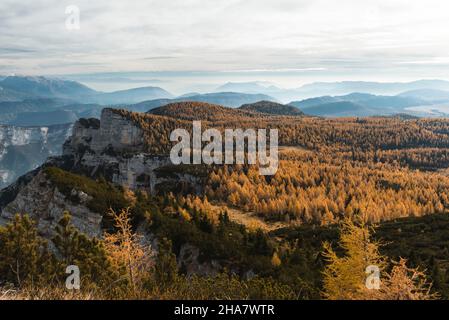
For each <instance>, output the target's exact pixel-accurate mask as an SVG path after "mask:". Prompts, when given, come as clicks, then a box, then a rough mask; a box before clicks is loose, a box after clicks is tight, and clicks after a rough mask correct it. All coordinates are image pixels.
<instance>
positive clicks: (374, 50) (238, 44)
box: [0, 0, 449, 93]
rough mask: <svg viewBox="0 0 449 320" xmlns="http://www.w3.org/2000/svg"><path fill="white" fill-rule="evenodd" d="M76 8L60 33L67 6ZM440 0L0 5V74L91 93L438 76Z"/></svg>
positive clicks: (446, 27)
mask: <svg viewBox="0 0 449 320" xmlns="http://www.w3.org/2000/svg"><path fill="white" fill-rule="evenodd" d="M69 5H75V6H77V7H78V8H79V9H80V29H79V30H67V28H66V25H65V22H66V19H67V14H66V13H65V9H66V7H67V6H69ZM448 16H449V3H448V2H447V1H444V0H428V1H419V0H413V1H410V0H408V1H406V0H375V1H369V3H368V2H367V1H358V0H341V1H338V2H337V1H335V0H301V1H300V0H279V1H268V0H227V1H218V0H209V1H204V0H203V1H200V0H184V1H180V0H172V1H162V0H150V1H149V0H136V1H132V2H128V3H126V2H124V1H121V2H111V1H106V0H99V1H95V2H94V1H87V0H73V1H65V0H64V1H56V0H38V1H33V2H28V3H23V2H21V3H19V2H17V1H14V0H3V1H1V3H0V74H3V75H8V74H30V75H54V76H62V77H65V78H71V79H74V80H79V81H81V82H83V83H86V84H88V85H90V86H92V87H94V88H96V89H100V90H115V89H121V88H129V87H136V86H142V85H157V86H161V87H164V88H167V89H169V90H174V91H175V92H179V93H181V92H186V91H188V90H199V91H201V90H203V91H207V90H210V88H213V87H216V86H218V85H220V84H223V83H224V82H227V81H269V82H271V83H274V84H276V85H279V86H283V87H298V86H300V85H302V84H304V83H308V82H313V81H340V80H371V81H411V80H417V79H423V78H432V79H435V78H439V79H448V76H447V74H448V71H449V42H448V41H447V39H449V17H448Z"/></svg>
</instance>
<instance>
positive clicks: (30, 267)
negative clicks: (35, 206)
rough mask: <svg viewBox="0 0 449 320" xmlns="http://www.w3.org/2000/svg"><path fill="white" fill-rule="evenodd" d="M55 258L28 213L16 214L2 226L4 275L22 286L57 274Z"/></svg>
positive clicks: (0, 256)
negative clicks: (55, 271)
mask: <svg viewBox="0 0 449 320" xmlns="http://www.w3.org/2000/svg"><path fill="white" fill-rule="evenodd" d="M54 268H55V266H54V257H53V256H52V254H51V253H50V252H49V250H48V248H47V242H46V241H45V240H43V239H42V238H40V237H39V236H38V232H37V228H36V225H35V223H34V222H33V221H32V220H31V219H30V218H29V216H28V215H24V216H21V215H19V214H16V215H15V216H14V219H13V220H12V221H11V222H10V223H8V224H7V225H6V226H5V227H1V228H0V277H1V278H2V279H3V280H5V281H8V282H11V283H13V284H15V285H17V286H19V287H21V286H25V285H38V284H39V283H46V282H48V281H50V280H51V278H52V277H53V275H54Z"/></svg>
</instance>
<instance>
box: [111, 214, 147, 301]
mask: <svg viewBox="0 0 449 320" xmlns="http://www.w3.org/2000/svg"><path fill="white" fill-rule="evenodd" d="M108 214H109V215H110V216H111V217H112V218H113V220H114V226H115V228H116V232H115V233H105V234H104V243H105V248H106V251H107V252H108V255H109V260H110V262H111V264H112V265H113V266H114V267H115V268H116V269H117V270H119V272H121V274H122V280H124V281H126V283H127V284H128V285H129V287H130V290H131V293H132V294H134V295H137V294H138V293H139V292H140V289H142V285H143V284H144V283H145V281H146V280H147V279H149V278H150V277H151V274H152V269H153V267H154V253H153V250H152V249H151V247H150V246H149V245H144V244H143V243H142V239H141V237H139V236H138V235H137V234H136V233H134V232H133V230H132V225H131V218H130V214H129V209H122V210H121V211H120V212H118V213H116V212H115V211H114V210H112V209H110V211H109V212H108Z"/></svg>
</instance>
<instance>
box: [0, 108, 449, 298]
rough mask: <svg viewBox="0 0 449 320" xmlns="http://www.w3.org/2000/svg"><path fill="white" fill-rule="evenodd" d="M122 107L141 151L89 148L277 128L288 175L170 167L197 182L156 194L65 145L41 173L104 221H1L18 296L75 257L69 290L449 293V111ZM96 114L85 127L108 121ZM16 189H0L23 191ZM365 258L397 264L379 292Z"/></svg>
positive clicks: (40, 292)
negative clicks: (389, 113)
mask: <svg viewBox="0 0 449 320" xmlns="http://www.w3.org/2000/svg"><path fill="white" fill-rule="evenodd" d="M111 112H112V113H113V114H114V115H117V116H119V117H120V119H125V120H126V121H129V122H130V123H132V124H133V125H134V126H136V127H137V128H139V129H140V130H142V132H143V133H142V134H143V139H144V144H143V145H142V146H141V147H139V148H141V149H132V150H128V151H126V152H119V151H118V150H112V149H111V148H108V149H106V151H105V152H104V153H101V155H98V154H95V152H94V151H92V150H90V151H89V150H87V149H86V148H87V147H84V149H83V148H79V149H76V150H75V152H79V153H80V154H84V153H87V154H88V156H89V157H106V156H107V157H110V158H107V159H115V160H116V161H118V160H117V159H118V157H122V158H123V159H125V160H124V161H126V163H132V161H133V159H135V157H139V156H143V155H145V156H148V157H152V156H155V157H160V156H166V155H167V154H168V153H169V151H170V148H171V146H172V145H173V143H172V142H170V139H169V136H170V133H171V132H172V131H173V130H174V129H177V128H185V129H187V130H188V131H191V127H192V122H191V121H192V120H201V121H202V128H203V130H204V129H206V128H212V127H214V128H218V129H219V130H224V129H225V128H243V129H246V128H255V129H257V128H275V129H278V130H279V144H280V150H279V152H280V154H279V156H280V163H279V170H278V171H277V172H276V174H274V175H273V176H262V175H259V172H258V167H257V165H211V166H198V165H196V166H189V165H182V166H163V167H160V168H158V169H157V170H156V175H157V176H158V177H164V178H166V177H170V178H171V179H173V178H176V177H179V176H189V177H190V178H189V179H190V181H196V182H195V183H197V184H198V185H197V187H198V188H193V189H192V188H190V189H189V188H182V187H177V188H174V189H171V190H170V191H169V190H168V189H164V188H162V189H160V190H158V192H156V193H150V192H149V191H148V189H145V188H138V187H136V188H129V187H128V186H127V185H125V184H119V183H116V182H113V181H112V179H109V180H108V179H106V178H105V177H104V176H102V174H101V170H98V171H95V172H93V171H91V170H84V171H83V166H78V167H77V169H76V170H73V169H71V168H73V167H70V163H71V161H78V160H77V159H72V160H70V159H69V160H68V158H67V157H69V155H67V154H66V155H65V158H64V157H63V158H61V160H60V161H61V162H58V161H53V162H49V163H47V164H46V165H44V167H43V168H42V169H40V170H41V171H40V173H39V174H38V177H39V179H40V180H38V182H37V184H38V185H39V186H40V188H41V187H42V188H49V190H51V194H52V195H54V194H57V195H58V199H64V201H65V204H63V206H64V205H65V206H66V207H67V209H69V208H80V207H82V208H85V210H89V211H88V212H89V214H91V215H92V216H93V217H99V221H101V225H100V226H99V227H100V228H101V232H99V233H98V235H97V236H95V237H92V236H88V235H86V234H85V233H84V232H83V231H82V230H78V229H77V228H76V227H75V226H74V224H73V223H72V222H75V221H76V219H79V216H72V215H71V213H70V212H67V213H66V214H65V215H64V216H63V217H62V218H60V219H59V218H58V221H54V222H52V223H53V224H52V225H55V227H54V229H52V230H50V229H48V225H49V223H47V222H46V221H50V220H51V219H50V218H49V217H48V216H46V215H43V216H38V221H32V219H31V218H29V217H28V216H27V215H26V214H27V212H20V213H21V214H22V215H21V216H16V217H14V218H13V219H9V221H8V222H7V223H4V226H3V227H1V228H0V271H1V272H0V275H1V279H0V280H1V283H2V287H3V288H6V289H5V290H6V291H7V289H8V288H10V287H12V288H15V289H17V292H18V293H17V296H16V298H24V297H34V298H39V297H43V296H46V297H50V298H61V297H66V295H67V292H65V291H64V288H63V281H64V279H65V272H64V271H65V270H64V268H63V266H64V265H67V264H68V263H72V264H76V265H80V268H81V269H82V270H81V271H82V274H84V275H85V276H84V277H83V278H82V283H83V289H82V290H81V291H79V292H75V293H73V292H72V293H71V294H74V295H73V298H80V299H88V298H105V299H124V298H138V299H178V298H179V299H323V298H325V299H391V298H395V299H396V298H397V299H434V298H448V297H449V252H448V250H447V248H446V247H447V243H446V242H447V239H448V238H449V229H448V228H447V226H448V221H447V220H448V218H447V217H448V215H447V213H448V210H449V198H448V196H449V176H448V172H449V171H448V169H447V168H448V166H449V158H448V157H449V155H448V152H449V121H448V120H445V119H432V120H429V119H415V118H407V119H404V118H401V117H382V118H380V117H379V118H377V117H373V118H339V119H322V118H313V117H298V116H290V115H278V114H276V115H274V114H269V113H265V112H264V113H260V112H256V111H254V110H246V111H245V110H236V109H229V108H225V107H222V106H217V105H210V104H204V103H176V104H170V105H167V106H165V107H161V108H158V109H154V110H152V112H151V113H135V112H129V111H125V110H112V111H111ZM83 121H84V122H83ZM83 121H81V122H80V125H81V126H83V123H85V124H86V123H87V124H88V123H90V122H89V121H87V122H86V121H85V120H83ZM97 122H98V121H97ZM97 122H95V123H96V125H95V126H94V128H91V127H92V126H90V125H85V126H84V127H83V130H84V131H83V132H85V131H86V130H88V129H89V130H90V129H92V130H93V129H95V130H97V129H98V128H99V127H100V125H99V124H98V123H97ZM127 130H128V129H127ZM127 132H128V131H127ZM83 138H84V137H83ZM87 140H88V139H87ZM86 150H87V151H86ZM81 152H83V153H81ZM89 152H90V154H89ZM77 155H78V154H77ZM108 161H109V160H108ZM60 163H62V165H61V164H60ZM130 168H132V167H130ZM127 170H132V169H127ZM130 173H131V174H132V171H131V172H130ZM127 174H128V173H127ZM138 178H139V179H142V181H143V182H144V181H145V179H146V177H140V176H139V177H138ZM29 179H32V177H25V178H24V179H23V180H21V181H20V184H19V185H18V186H17V188H19V189H20V188H23V187H22V185H21V184H23V185H26V183H27V181H28V180H29ZM25 188H26V187H25ZM7 191H8V192H9V193H8V192H3V195H2V197H3V196H4V195H5V194H6V196H7V197H9V198H12V197H13V193H14V192H16V191H15V190H13V189H11V190H7ZM42 192H43V191H42ZM29 194H31V192H28V191H27V192H26V195H29ZM2 203H3V202H2ZM2 205H3V204H2ZM2 209H3V208H2ZM83 210H84V209H83ZM68 211H70V210H68ZM52 219H54V217H53V218H52ZM42 224H44V225H45V226H46V227H47V229H46V231H47V233H46V234H45V235H44V234H42V232H41V231H40V229H39V228H40V227H41V226H42ZM48 234H51V237H49V236H48ZM24 237H25V238H24ZM361 239H362V240H363V241H361ZM364 248H371V249H370V250H364ZM17 252H27V254H26V255H21V254H20V255H19V254H17ZM361 257H362V258H363V259H362V258H361ZM361 261H369V262H370V263H373V264H376V263H377V264H379V266H380V267H382V268H383V269H382V270H383V271H382V272H383V273H382V277H383V278H382V279H383V281H384V282H383V283H384V287H381V289H380V291H366V290H365V289H363V290H362V289H361V288H360V286H361V285H362V284H360V282H361V281H362V280H361V279H363V276H364V268H362V266H364V265H361V264H360V263H361ZM18 265H19V266H21V267H20V269H17V266H18ZM12 266H16V268H15V269H14V268H12ZM48 270H52V271H51V272H49V271H48ZM348 270H355V271H354V272H348ZM345 272H346V273H345ZM337 273H338V274H337ZM339 274H340V276H339ZM341 275H344V277H343V278H342V276H341ZM348 279H350V280H351V281H350V282H345V280H348ZM416 279H420V280H419V281H418V280H416ZM3 284H4V285H3ZM111 284H114V286H113V287H114V289H113V290H110V287H111ZM45 288H47V289H48V288H52V289H51V290H49V291H45V290H46V289H45ZM398 288H402V289H400V290H399V289H398ZM342 290H346V291H347V292H348V294H347V295H341V294H340V293H341V292H342ZM15 292H16V291H15Z"/></svg>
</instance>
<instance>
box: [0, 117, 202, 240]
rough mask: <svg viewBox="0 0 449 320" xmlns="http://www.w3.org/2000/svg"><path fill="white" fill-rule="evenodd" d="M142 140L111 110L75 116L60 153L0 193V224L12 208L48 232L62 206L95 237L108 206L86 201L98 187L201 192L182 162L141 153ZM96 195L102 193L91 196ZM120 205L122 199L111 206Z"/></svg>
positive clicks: (139, 133) (129, 122)
mask: <svg viewBox="0 0 449 320" xmlns="http://www.w3.org/2000/svg"><path fill="white" fill-rule="evenodd" d="M144 139H145V137H144V132H143V130H142V129H141V128H140V127H139V126H138V125H136V123H135V122H133V121H132V120H130V119H129V118H127V117H125V116H123V115H122V114H121V113H119V112H117V111H114V110H112V109H104V110H103V112H102V115H101V119H100V120H98V119H93V118H92V119H80V120H79V121H77V122H76V123H75V124H74V125H73V130H72V135H71V136H70V137H69V138H68V139H67V140H66V142H65V143H64V146H63V155H62V156H59V157H55V158H49V159H48V160H47V162H46V163H45V164H44V165H43V166H42V167H40V168H38V169H36V170H34V171H32V172H30V173H28V174H27V175H26V176H23V177H22V178H20V179H19V180H18V181H17V182H15V183H14V184H12V185H11V186H10V187H8V188H6V189H4V190H2V191H1V192H0V199H1V200H0V206H1V208H2V211H1V215H0V223H1V224H5V223H6V222H8V221H10V220H11V219H12V218H13V217H14V215H15V214H16V213H27V214H29V215H30V216H31V217H32V218H33V219H35V220H36V221H38V227H39V231H40V232H41V233H42V234H44V235H46V236H48V237H50V236H51V233H52V232H51V230H53V229H54V227H55V224H56V223H57V222H58V221H59V220H60V219H61V217H62V216H63V213H64V211H70V212H71V214H72V215H73V223H74V225H75V226H76V227H77V228H78V229H79V230H80V231H82V232H83V233H86V234H87V235H90V236H95V235H98V234H100V230H101V223H102V217H103V215H104V214H105V212H106V211H107V210H108V209H109V207H108V205H106V204H105V205H104V206H96V207H95V206H92V205H91V203H89V201H90V200H91V199H92V196H95V194H97V193H98V190H96V189H98V188H106V190H107V191H106V192H110V190H108V188H111V186H112V185H115V186H118V187H122V188H126V189H130V190H137V189H138V190H141V191H145V192H147V193H148V194H156V193H158V192H167V191H169V190H173V189H176V190H178V191H180V190H183V188H184V189H185V190H188V191H189V192H190V191H193V192H199V191H200V184H199V180H198V179H199V178H197V177H196V176H195V175H193V174H192V173H191V172H188V171H187V170H183V168H182V167H179V168H174V167H173V166H171V162H170V159H169V157H168V156H166V155H155V154H152V153H148V152H145V142H144ZM53 167H56V168H63V169H65V170H67V171H69V172H74V173H77V174H81V175H82V176H84V177H86V179H87V178H88V177H90V178H93V179H99V178H100V179H103V180H104V181H108V182H107V183H106V182H104V183H105V185H104V186H97V185H94V182H93V181H94V180H82V181H81V182H80V181H79V179H81V178H79V177H80V176H78V175H76V176H75V175H74V176H73V177H72V176H70V175H69V174H68V173H66V174H62V173H61V172H59V171H58V172H56V173H57V174H56V173H55V171H54V170H52V168H53ZM55 170H56V169H55ZM83 179H84V178H83ZM76 181H77V182H76ZM75 182H76V183H75ZM109 183H111V186H107V185H108V184H109ZM91 184H92V186H91V187H90V188H86V186H87V185H91ZM63 189H64V190H63ZM97 195H98V194H97ZM98 198H101V199H103V198H105V197H103V195H101V196H100V197H96V199H95V201H99V200H98ZM119 198H120V197H119ZM123 206H126V203H125V202H123V203H121V206H120V205H117V206H116V209H117V210H118V209H120V208H121V207H123Z"/></svg>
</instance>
